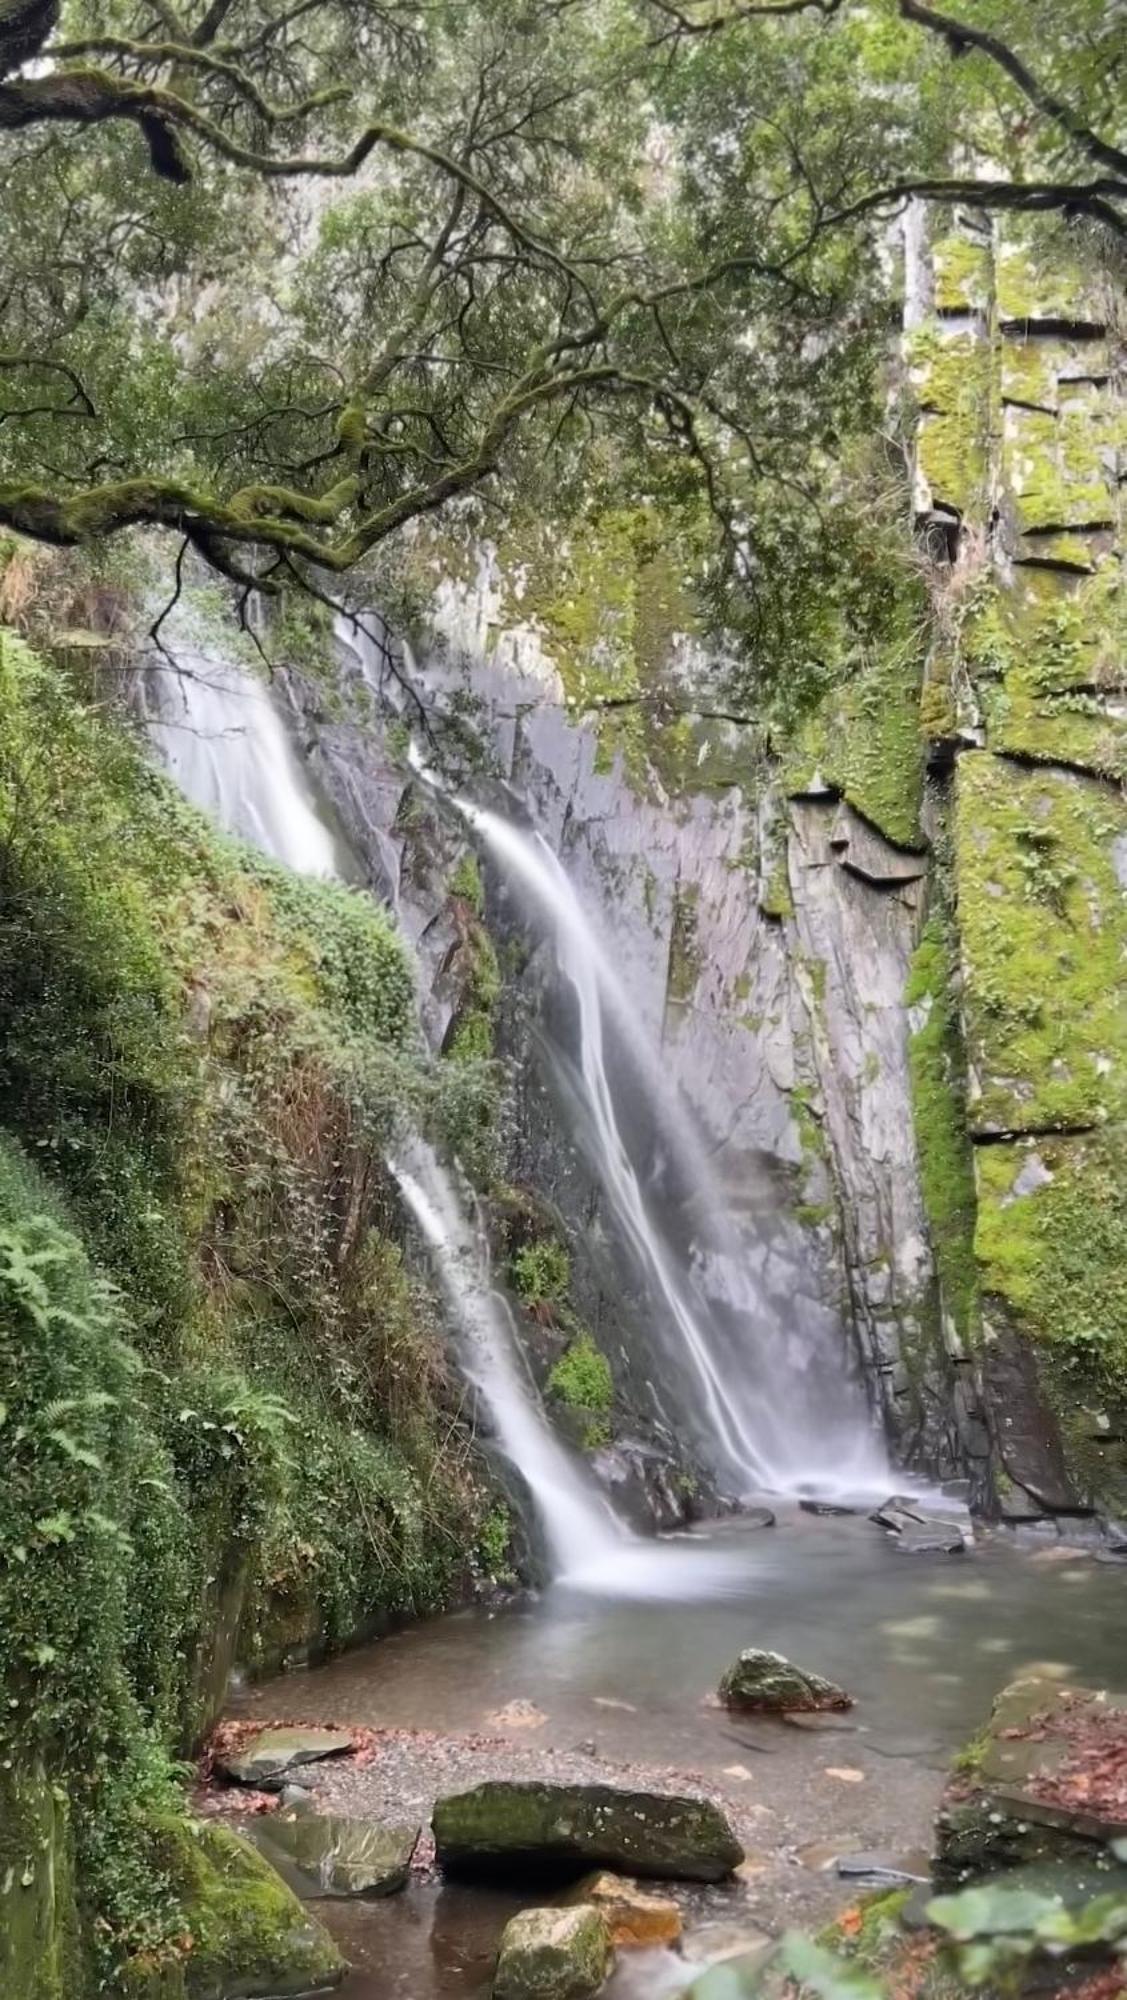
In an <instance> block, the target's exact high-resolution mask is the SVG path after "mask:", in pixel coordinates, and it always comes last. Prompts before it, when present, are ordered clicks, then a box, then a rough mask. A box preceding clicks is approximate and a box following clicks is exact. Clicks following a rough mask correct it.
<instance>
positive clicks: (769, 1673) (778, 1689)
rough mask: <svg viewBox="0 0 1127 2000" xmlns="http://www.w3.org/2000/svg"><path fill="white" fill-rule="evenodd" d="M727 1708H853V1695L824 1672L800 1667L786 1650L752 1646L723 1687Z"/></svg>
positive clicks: (770, 1710) (780, 1710)
mask: <svg viewBox="0 0 1127 2000" xmlns="http://www.w3.org/2000/svg"><path fill="white" fill-rule="evenodd" d="M718 1692H719V1695H720V1700H721V1701H722V1702H723V1704H724V1706H725V1708H735V1709H743V1710H751V1711H756V1710H758V1711H760V1712H763V1711H766V1712H767V1713H769V1714H774V1715H781V1714H784V1713H785V1712H786V1711H787V1710H791V1711H796V1710H797V1711H801V1710H810V1709H822V1708H829V1709H833V1708H852V1706H853V1697H852V1695H848V1694H846V1692H845V1690H844V1688H839V1687H837V1686H835V1684H834V1682H833V1681H827V1680H823V1678H822V1676H821V1675H820V1674H811V1673H807V1672H806V1670H805V1669H804V1668H803V1667H796V1666H795V1665H794V1664H793V1663H792V1662H791V1661H790V1660H788V1659H786V1658H784V1656H783V1654H782V1653H768V1652H765V1651H763V1650H761V1649H760V1648H758V1647H755V1646H749V1647H747V1648H745V1650H744V1651H743V1652H742V1653H741V1654H740V1656H739V1659H738V1660H736V1661H735V1663H734V1665H732V1666H731V1667H729V1669H728V1671H727V1673H726V1674H725V1675H724V1678H723V1680H722V1681H721V1683H720V1687H719V1690H718Z"/></svg>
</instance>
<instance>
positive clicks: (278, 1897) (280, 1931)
mask: <svg viewBox="0 0 1127 2000" xmlns="http://www.w3.org/2000/svg"><path fill="white" fill-rule="evenodd" d="M154 1843H155V1846H156V1848H157V1851H158V1857H159V1860H160V1862H161V1863H162V1865H163V1867H164V1868H165V1869H166V1871H167V1873H168V1876H169V1879H170V1880H171V1882H172V1884H173V1887H174V1889H175V1891H176V1893H177V1895H178V1896H179V1898H180V1901H181V1903H182V1904H183V1907H184V1910H185V1914H186V1917H187V1923H188V1932H189V1935H190V1937H191V1940H192V1942H191V1948H190V1950H189V1952H188V1954H187V1956H186V1957H185V1959H184V1962H183V1968H182V1987H180V1988H177V1987H175V1986H173V1987H168V1985H167V1981H166V1984H165V1986H163V1987H162V1986H161V1985H160V1984H159V1983H157V1984H156V1985H155V1986H154V1985H153V1984H152V1983H151V1982H152V1977H153V1975H151V1974H149V1973H147V1972H144V1973H143V1972H142V1971H141V1968H137V1969H136V1976H135V1977H134V1979H133V1982H132V1984H128V1983H127V1984H126V1989H125V1990H126V1991H127V1992H129V1993H130V1994H136V1995H137V1996H138V2000H142V1996H143V2000H155V1996H156V1995H159V1996H160V2000H165V1996H166V1993H167V2000H181V1993H182V1995H183V2000H289V1996H291V1995H292V1996H295V2000H296V1996H297V1995H299V1994H307V1993H321V1992H325V1991H327V1989H328V1988H330V1987H333V1986H339V1984H340V1982H341V1980H342V1979H343V1977H344V1974H345V1971H346V1969H347V1968H346V1966H345V1963H344V1960H343V1959H342V1958H341V1955H340V1953H339V1952H338V1950H337V1948H336V1945H335V1944H334V1943H333V1940H332V1938H331V1937H330V1936H329V1934H328V1932H327V1931H326V1930H325V1929H324V1927H323V1925H321V1924H319V1923H318V1922H317V1920H316V1918H315V1917H312V1916H310V1914H309V1912H308V1910H306V1909H305V1908H304V1907H303V1905H302V1904H301V1903H300V1902H299V1901H298V1899H297V1897H296V1896H295V1895H294V1893H293V1891H292V1890H291V1889H288V1888H287V1887H286V1884H285V1883H284V1882H283V1881H282V1879H281V1877H280V1875H278V1874H276V1873H275V1871H274V1869H273V1868H271V1867H270V1865H269V1863H268V1862H266V1861H264V1860H263V1859H262V1857H261V1855H259V1854H256V1853H255V1851H254V1848H253V1847H251V1846H250V1844H249V1842H247V1841H245V1840H243V1839H242V1838H241V1836H240V1835H239V1834H237V1833H233V1832H232V1830H231V1828H230V1827H227V1826H220V1825H218V1824H216V1823H215V1822H212V1821H201V1822H198V1823H195V1824H193V1823H191V1822H189V1821H186V1820H180V1819H171V1818H170V1819H169V1820H167V1821H166V1822H165V1823H163V1824H162V1825H161V1826H160V1827H159V1828H158V1829H157V1830H156V1832H155V1833H154ZM160 1977H161V1978H163V1977H164V1975H163V1974H162V1975H160ZM146 1979H148V1980H149V1982H150V1983H149V1984H145V1983H144V1982H145V1980H146Z"/></svg>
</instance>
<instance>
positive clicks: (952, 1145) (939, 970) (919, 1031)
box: [904, 906, 980, 1349]
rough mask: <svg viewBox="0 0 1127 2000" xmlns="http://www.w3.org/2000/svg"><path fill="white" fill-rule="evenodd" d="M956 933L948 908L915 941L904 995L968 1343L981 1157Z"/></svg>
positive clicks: (959, 1329)
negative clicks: (974, 1129)
mask: <svg viewBox="0 0 1127 2000" xmlns="http://www.w3.org/2000/svg"><path fill="white" fill-rule="evenodd" d="M956 949H957V945H956V938H955V934H954V931H953V926H952V921H951V916H950V913H949V912H948V911H947V910H946V909H944V908H943V907H942V906H940V907H939V908H937V909H935V910H934V911H933V913H932V915H931V916H930V918H929V919H928V923H927V925H926V928H925V930H924V933H923V936H922V937H921V939H920V942H919V944H918V946H917V947H916V953H915V957H914V958H913V960H912V969H911V973H910V975H909V979H908V986H907V990H906V992H905V995H904V1001H905V1005H906V1006H907V1008H908V1019H909V1023H910V1024H911V1027H912V1036H911V1041H910V1044H909V1063H910V1066H911V1077H912V1113H913V1123H914V1126H915V1133H916V1144H917V1147H918V1149H919V1158H920V1183H921V1188H922V1192H923V1198H924V1207H925V1209H926V1212H927V1218H928V1227H929V1231H930V1234H931V1243H932V1250H933V1252H934V1256H935V1265H936V1272H937V1275H938V1279H939V1289H940V1302H941V1306H942V1310H943V1313H944V1316H945V1318H946V1319H947V1320H948V1321H949V1322H950V1324H951V1326H952V1327H953V1329H954V1332H955V1336H956V1340H957V1342H958V1344H959V1346H961V1347H962V1348H964V1349H969V1348H971V1347H973V1346H974V1344H975V1342H976V1340H977V1338H978V1333H979V1326H980V1314H979V1301H978V1278H977V1272H976V1269H975V1261H974V1226H975V1187H974V1161H973V1159H972V1155H971V1144H970V1138H969V1136H968V1132H967V1082H966V1056H965V1051H964V1049H963V1041H962V1031H961V1028H960V1023H959V1014H958V1007H957V1004H956V999H955V992H954V980H955V976H956Z"/></svg>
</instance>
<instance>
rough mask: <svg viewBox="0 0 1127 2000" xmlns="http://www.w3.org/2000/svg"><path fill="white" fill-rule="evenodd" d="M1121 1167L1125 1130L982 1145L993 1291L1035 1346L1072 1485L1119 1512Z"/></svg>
mask: <svg viewBox="0 0 1127 2000" xmlns="http://www.w3.org/2000/svg"><path fill="white" fill-rule="evenodd" d="M1123 1161H1124V1144H1123V1132H1122V1129H1121V1128H1120V1129H1116V1128H1110V1127H1109V1128H1108V1129H1107V1130H1104V1131H1099V1132H1091V1133H1086V1134H1083V1135H1079V1136H1075V1137H1072V1136H1070V1137H1058V1138H1052V1137H1048V1138H1039V1139H1038V1140H1037V1141H1036V1145H1035V1147H1034V1146H1020V1145H1001V1146H990V1147H987V1148H983V1149H982V1150H981V1152H980V1154H979V1157H978V1162H977V1164H978V1200H979V1215H978V1227H977V1232H976V1238H975V1246H976V1251H977V1255H978V1259H979V1264H980V1268H981V1274H982V1284H983V1288H984V1291H986V1292H988V1293H989V1294H991V1295H993V1297H994V1298H995V1299H997V1300H998V1301H999V1303H1000V1304H1001V1305H1003V1306H1004V1308H1005V1310H1006V1311H1007V1312H1008V1314H1009V1315H1010V1317H1011V1319H1012V1321H1013V1322H1014V1323H1015V1324H1016V1325H1017V1326H1018V1327H1019V1328H1020V1330H1021V1331H1022V1332H1023V1334H1024V1335H1025V1337H1026V1338H1027V1339H1029V1340H1031V1341H1032V1342H1033V1343H1034V1345H1035V1348H1036V1350H1037V1353H1038V1356H1039V1362H1040V1374H1041V1380H1042V1384H1043V1387H1044V1388H1045V1390H1046V1392H1047V1393H1048V1395H1049V1397H1050V1400H1051V1401H1052V1403H1053V1404H1054V1405H1055V1407H1056V1410H1057V1412H1058V1414H1059V1417H1060V1420H1061V1425H1062V1432H1063V1438H1064V1443H1065V1448H1066V1455H1067V1456H1068V1459H1069V1463H1070V1466H1071V1468H1072V1471H1073V1474H1074V1477H1075V1478H1076V1479H1077V1481H1078V1484H1079V1486H1080V1488H1081V1490H1082V1491H1086V1492H1088V1493H1089V1494H1092V1495H1093V1496H1095V1497H1096V1498H1098V1499H1100V1500H1102V1501H1103V1503H1104V1504H1105V1505H1109V1506H1113V1507H1116V1508H1119V1507H1122V1506H1123V1505H1124V1504H1125V1502H1127V1453H1125V1452H1124V1450H1123V1448H1122V1446H1121V1445H1119V1444H1118V1443H1117V1442H1116V1440H1117V1439H1118V1438H1119V1437H1121V1436H1122V1433H1123V1428H1124V1422H1125V1420H1127V1185H1125V1173H1124V1165H1123ZM1031 1162H1032V1163H1033V1164H1034V1165H1035V1167H1036V1172H1035V1173H1034V1174H1030V1172H1029V1169H1030V1164H1031ZM1023 1169H1025V1171H1026V1187H1025V1191H1024V1192H1019V1191H1018V1187H1019V1176H1020V1175H1021V1174H1022V1171H1023ZM1100 1415H1102V1416H1104V1417H1105V1418H1107V1419H1108V1426H1107V1428H1108V1434H1109V1437H1110V1440H1111V1442H1110V1443H1105V1442H1103V1441H1102V1439H1101V1436H1100V1431H1099V1426H1098V1424H1097V1422H1096V1419H1097V1417H1098V1416H1100Z"/></svg>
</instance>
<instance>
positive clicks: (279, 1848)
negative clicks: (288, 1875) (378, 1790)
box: [255, 1810, 422, 1897]
mask: <svg viewBox="0 0 1127 2000" xmlns="http://www.w3.org/2000/svg"><path fill="white" fill-rule="evenodd" d="M421 1831H422V1829H421V1828H420V1827H418V1826H381V1825H379V1824H378V1823H377V1822H376V1821H374V1820H362V1819H342V1818H340V1817H339V1816H338V1815H337V1814H336V1813H311V1812H308V1811H306V1810H302V1811H299V1812H291V1813H281V1814H278V1815H277V1816H275V1817H271V1818H269V1819H266V1820H265V1821H264V1822H263V1823H262V1825H261V1826H260V1827H256V1828H255V1840H256V1844H257V1846H258V1847H259V1848H260V1849H261V1850H262V1851H263V1852H264V1853H265V1855H266V1856H267V1859H268V1860H271V1861H275V1860H277V1859H278V1858H279V1857H280V1858H282V1859H284V1860H285V1861H286V1862H288V1863H289V1864H290V1866H291V1868H292V1869H293V1870H295V1871H296V1873H297V1874H298V1876H299V1878H300V1885H301V1893H302V1894H303V1895H305V1896H372V1897H375V1896H391V1895H394V1894H395V1891H396V1890H397V1889H403V1888H405V1887H406V1883H407V1876H408V1874H409V1872H410V1868H411V1857H412V1855H413V1854H414V1852H415V1849H416V1847H417V1846H418V1842H419V1834H420V1832H421Z"/></svg>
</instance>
